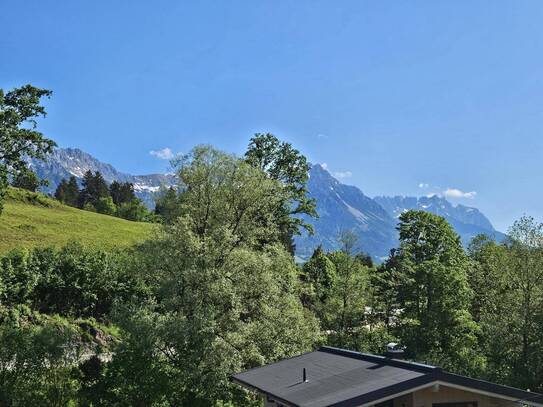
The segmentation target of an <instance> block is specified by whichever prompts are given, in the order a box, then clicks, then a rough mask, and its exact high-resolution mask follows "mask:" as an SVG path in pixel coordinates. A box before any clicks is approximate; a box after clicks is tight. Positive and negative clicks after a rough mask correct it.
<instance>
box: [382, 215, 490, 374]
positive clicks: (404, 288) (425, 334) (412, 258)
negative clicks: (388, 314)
mask: <svg viewBox="0 0 543 407" xmlns="http://www.w3.org/2000/svg"><path fill="white" fill-rule="evenodd" d="M398 229H399V232H400V248H399V249H398V250H397V251H395V252H394V253H393V255H394V258H393V259H392V260H391V261H392V262H393V264H394V266H395V268H396V273H395V274H394V276H395V277H396V278H398V279H399V281H396V282H394V283H395V286H396V288H397V290H398V291H397V293H398V303H399V304H400V309H401V314H400V320H399V323H398V324H397V327H396V333H397V334H398V336H399V337H400V338H401V340H402V342H403V343H404V344H405V345H407V351H408V354H409V355H410V356H412V357H414V358H415V359H418V360H429V361H432V362H434V363H437V364H439V365H442V366H443V367H445V368H448V369H451V370H454V371H457V372H460V373H467V374H479V372H480V370H481V369H482V368H483V366H484V359H483V358H481V357H480V355H479V354H478V353H477V352H478V343H477V334H478V333H479V329H478V326H477V324H476V323H475V322H474V321H473V318H472V316H471V314H470V312H469V311H470V302H471V296H472V291H471V289H470V287H469V284H468V271H467V270H468V269H469V267H470V262H469V259H468V257H467V255H466V254H465V252H464V250H463V247H462V245H461V242H460V238H459V236H458V235H457V234H456V233H455V232H454V230H453V229H452V227H451V226H450V225H449V224H448V223H447V222H446V221H445V220H444V219H443V218H441V217H439V216H437V215H434V214H431V213H428V212H423V211H408V212H406V213H404V214H402V215H401V216H400V224H399V227H398Z"/></svg>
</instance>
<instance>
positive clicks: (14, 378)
mask: <svg viewBox="0 0 543 407" xmlns="http://www.w3.org/2000/svg"><path fill="white" fill-rule="evenodd" d="M0 343H2V346H1V347H0V405H6V406H58V407H60V406H66V405H70V404H71V403H73V401H74V400H75V397H76V395H77V390H78V383H77V381H76V380H74V378H73V370H74V366H75V363H76V362H77V360H78V358H79V342H78V341H77V338H76V335H75V333H74V331H73V330H72V329H71V328H70V327H68V326H64V325H59V324H55V323H45V324H40V325H35V324H29V321H28V320H25V319H22V320H21V319H17V320H11V321H10V320H4V321H2V323H1V324H0Z"/></svg>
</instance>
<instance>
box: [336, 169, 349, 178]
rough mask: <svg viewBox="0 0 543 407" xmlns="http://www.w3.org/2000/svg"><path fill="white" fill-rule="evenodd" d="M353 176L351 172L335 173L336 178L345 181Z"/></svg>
mask: <svg viewBox="0 0 543 407" xmlns="http://www.w3.org/2000/svg"><path fill="white" fill-rule="evenodd" d="M352 176H353V173H352V172H351V171H336V172H334V177H336V178H339V179H343V178H350V177H352Z"/></svg>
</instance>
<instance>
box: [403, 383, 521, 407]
mask: <svg viewBox="0 0 543 407" xmlns="http://www.w3.org/2000/svg"><path fill="white" fill-rule="evenodd" d="M470 401H476V402H477V407H515V406H516V403H514V402H513V401H508V400H503V399H499V398H495V397H490V396H485V395H481V394H477V393H472V392H469V391H464V390H459V389H455V388H452V387H446V386H443V385H440V386H439V388H435V387H430V388H426V389H422V390H418V391H416V392H414V393H412V403H413V404H412V405H406V406H405V407H432V404H433V403H454V402H470ZM394 407H403V406H402V405H401V404H399V405H396V403H394Z"/></svg>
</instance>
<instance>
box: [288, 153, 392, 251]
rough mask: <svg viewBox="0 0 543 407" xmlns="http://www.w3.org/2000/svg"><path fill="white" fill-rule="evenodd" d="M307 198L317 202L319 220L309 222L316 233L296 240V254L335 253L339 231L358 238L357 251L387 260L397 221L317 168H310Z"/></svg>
mask: <svg viewBox="0 0 543 407" xmlns="http://www.w3.org/2000/svg"><path fill="white" fill-rule="evenodd" d="M308 190H309V195H310V196H311V197H312V198H315V199H316V201H317V212H318V214H319V218H318V219H311V218H308V219H306V221H308V222H309V223H311V224H313V227H314V229H315V233H314V235H312V236H308V235H307V234H304V235H303V236H300V237H297V238H296V239H295V244H296V252H297V254H298V256H299V257H300V258H302V259H307V258H308V257H310V256H311V254H312V253H313V250H314V249H315V248H316V247H317V246H318V245H322V246H323V248H324V249H325V250H336V249H338V248H339V247H340V243H339V241H338V238H339V235H340V233H341V232H342V231H347V230H352V231H353V232H354V233H355V234H356V235H357V236H358V246H359V247H358V248H359V249H362V250H364V251H365V252H367V253H370V254H372V255H374V256H386V255H387V254H388V252H389V250H390V249H391V248H392V247H394V246H395V245H396V242H397V239H396V236H395V235H396V234H395V229H394V228H395V226H396V220H395V219H394V218H393V217H391V216H390V215H389V214H388V213H387V212H386V211H385V210H384V209H383V207H382V206H381V205H379V204H378V203H377V202H375V200H373V199H371V198H370V197H368V196H366V195H364V193H363V192H362V191H361V190H360V189H358V188H356V187H354V186H350V185H345V184H342V183H340V182H339V181H338V180H337V179H335V178H334V177H332V175H330V173H329V172H328V171H326V170H325V169H324V168H323V167H322V166H320V165H319V164H315V165H313V166H312V167H311V171H310V174H309V183H308Z"/></svg>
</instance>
